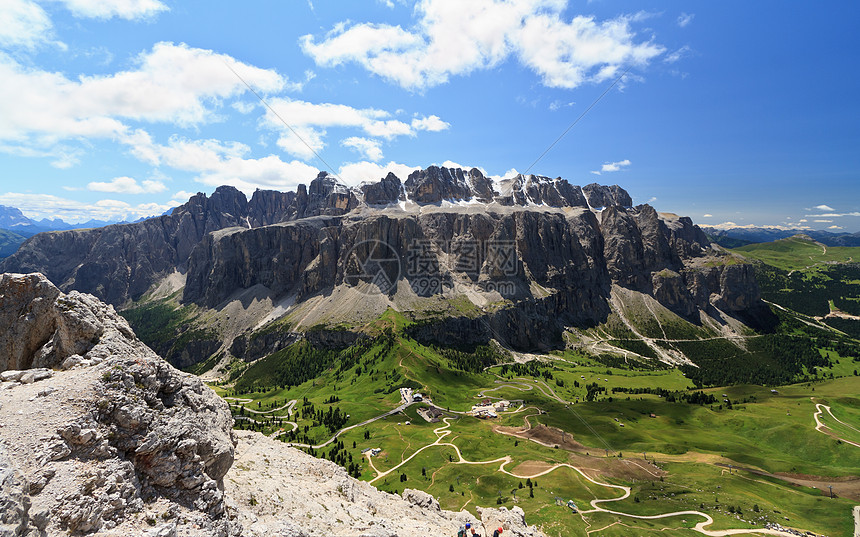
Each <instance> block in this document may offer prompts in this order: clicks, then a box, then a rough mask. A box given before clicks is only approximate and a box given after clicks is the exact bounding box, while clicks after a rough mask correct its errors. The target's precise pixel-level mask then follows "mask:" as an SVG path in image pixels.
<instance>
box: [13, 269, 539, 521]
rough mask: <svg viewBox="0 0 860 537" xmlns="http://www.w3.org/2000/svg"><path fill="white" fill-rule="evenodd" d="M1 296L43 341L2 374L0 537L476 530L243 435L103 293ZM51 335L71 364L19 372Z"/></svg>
mask: <svg viewBox="0 0 860 537" xmlns="http://www.w3.org/2000/svg"><path fill="white" fill-rule="evenodd" d="M0 296H2V297H4V302H3V303H2V305H0V306H2V307H0V311H2V312H3V313H4V316H3V317H2V318H0V333H4V334H5V333H10V332H14V333H15V334H17V335H18V336H19V337H21V338H23V339H24V340H25V341H27V342H36V343H37V344H36V345H35V347H34V346H32V345H29V344H27V345H21V346H19V347H16V357H18V358H16V359H17V360H18V361H15V362H13V361H11V360H7V362H6V364H5V366H6V367H0V371H2V373H0V380H2V382H0V535H4V536H5V535H9V536H33V537H36V536H40V537H44V536H59V535H82V534H90V533H93V532H97V534H98V535H103V536H105V537H126V536H129V535H140V536H147V537H176V536H177V535H182V536H189V537H213V536H224V537H228V536H229V537H234V536H235V537H238V536H248V537H255V536H259V537H262V536H267V537H268V536H280V537H302V536H305V537H317V536H319V537H322V536H327V535H331V534H338V535H359V534H360V535H366V536H380V537H381V536H386V537H387V536H390V535H396V534H401V535H418V534H422V533H424V534H430V535H453V534H454V533H455V532H456V529H457V528H458V527H459V526H461V525H462V524H463V523H465V522H466V521H471V522H475V520H474V518H473V517H472V516H471V515H469V514H468V513H453V512H449V511H443V510H441V509H440V508H439V504H438V502H436V500H435V499H433V498H432V497H431V496H429V495H427V494H425V493H423V492H419V491H410V490H407V491H405V492H404V493H403V496H402V497H400V496H397V495H392V494H388V493H384V492H380V491H378V490H376V489H375V488H373V487H372V486H370V485H368V484H366V483H363V482H360V481H357V480H355V479H353V478H351V477H349V476H348V475H347V474H346V471H345V470H344V469H343V468H341V467H339V466H337V465H335V464H334V463H330V462H328V461H324V460H319V459H315V458H313V457H311V456H309V455H306V454H304V453H302V452H300V451H297V450H295V449H293V448H289V447H287V446H286V445H285V444H283V443H282V442H277V441H275V440H271V439H269V438H266V437H264V436H262V435H260V434H257V433H250V432H243V433H241V434H240V436H239V437H237V436H235V433H234V432H233V431H232V417H231V415H230V412H229V409H228V407H227V405H226V403H225V402H224V401H223V400H221V399H220V398H219V397H217V396H216V395H215V394H214V393H213V392H212V391H211V390H210V389H209V388H207V387H206V386H205V385H204V384H203V383H202V382H201V381H200V380H199V379H197V378H196V377H194V376H192V375H187V374H184V373H181V372H179V371H177V370H176V369H174V368H173V367H171V366H170V365H169V364H167V363H166V362H165V361H163V360H162V359H161V358H159V357H158V356H156V355H155V354H154V353H153V352H152V351H151V350H149V349H148V348H147V347H146V346H145V345H143V344H142V343H141V342H140V341H139V340H137V339H136V338H135V336H134V334H133V333H132V332H131V330H130V329H129V327H128V325H127V324H126V323H125V321H124V320H123V319H122V318H120V317H118V316H117V315H116V314H115V313H114V312H113V308H111V307H110V306H107V305H105V304H103V303H100V302H99V301H98V300H97V299H95V298H94V297H92V296H87V295H82V294H80V293H70V294H69V295H64V294H63V293H61V292H60V291H59V290H58V289H57V288H56V287H54V286H53V285H52V284H50V282H48V281H47V279H46V278H45V277H44V276H41V275H39V274H31V275H16V274H4V275H2V276H0ZM25 302H31V303H34V302H35V303H36V304H37V305H38V307H30V308H29V309H27V308H25V307H24V303H25ZM43 324H44V325H47V326H55V327H58V328H57V329H56V330H57V331H55V332H54V336H53V337H56V334H58V333H60V332H61V333H62V335H63V344H62V345H54V346H52V350H53V354H52V356H53V357H54V359H56V360H61V363H60V365H59V368H58V369H57V370H50V369H24V370H10V369H7V367H8V366H9V365H10V364H11V365H15V366H19V367H21V366H27V365H28V364H34V363H37V362H36V361H35V359H34V358H33V356H37V355H39V352H40V351H39V349H43V348H44V346H43V345H42V346H40V345H38V343H39V342H41V341H43V340H45V337H46V332H40V328H39V327H40V326H41V325H43ZM47 341H56V340H52V339H51V338H50V337H49V338H48V340H47ZM6 348H9V347H8V346H7V347H6ZM34 348H35V349H36V350H35V351H31V349H34ZM22 357H23V358H22ZM237 443H238V452H239V453H240V454H241V457H242V458H241V460H240V463H241V464H238V465H235V466H234V465H233V462H234V458H235V456H236V453H237V448H236V445H237ZM225 476H226V477H228V478H229V479H226V480H225ZM251 498H254V501H250V499H251ZM309 513H312V514H313V516H308V514H309ZM480 513H481V519H482V521H483V522H485V523H486V524H488V525H493V526H495V525H503V526H504V527H505V528H506V531H507V533H509V534H511V535H513V536H517V537H542V536H543V534H542V533H540V532H539V531H538V530H536V529H535V528H533V527H529V526H527V525H526V524H525V520H524V517H523V514H522V511H520V510H518V509H516V508H515V509H513V510H511V511H506V510H504V509H500V510H496V509H482V510H481V511H480Z"/></svg>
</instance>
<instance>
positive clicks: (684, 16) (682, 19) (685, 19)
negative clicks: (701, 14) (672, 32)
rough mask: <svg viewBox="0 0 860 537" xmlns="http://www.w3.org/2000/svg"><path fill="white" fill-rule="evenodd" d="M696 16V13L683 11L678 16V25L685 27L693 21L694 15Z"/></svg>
mask: <svg viewBox="0 0 860 537" xmlns="http://www.w3.org/2000/svg"><path fill="white" fill-rule="evenodd" d="M695 16H696V15H695V13H681V14H680V15H679V16H678V26H680V27H681V28H685V27H686V26H687V25H688V24H690V23H691V22H693V17H695Z"/></svg>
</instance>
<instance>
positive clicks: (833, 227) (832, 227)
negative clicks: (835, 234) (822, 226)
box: [827, 225, 844, 229]
mask: <svg viewBox="0 0 860 537" xmlns="http://www.w3.org/2000/svg"><path fill="white" fill-rule="evenodd" d="M827 229H844V228H843V227H842V226H836V225H833V226H828V227H827Z"/></svg>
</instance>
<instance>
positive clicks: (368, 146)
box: [340, 136, 382, 162]
mask: <svg viewBox="0 0 860 537" xmlns="http://www.w3.org/2000/svg"><path fill="white" fill-rule="evenodd" d="M340 143H341V145H343V146H344V147H348V148H350V149H353V150H355V151H357V152H358V153H359V154H360V155H362V156H363V157H364V158H366V159H368V160H372V161H373V162H376V161H378V160H381V159H382V148H381V147H380V146H379V142H378V141H377V140H369V139H367V138H361V137H360V136H350V137H349V138H346V139H345V140H342V141H341V142H340Z"/></svg>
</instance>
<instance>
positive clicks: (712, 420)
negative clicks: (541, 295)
mask: <svg viewBox="0 0 860 537" xmlns="http://www.w3.org/2000/svg"><path fill="white" fill-rule="evenodd" d="M388 315H389V317H390V314H388ZM395 320H396V319H395ZM380 321H381V322H384V323H385V324H386V326H387V327H389V328H391V329H390V330H385V331H384V332H382V333H380V334H379V335H378V336H377V337H375V338H374V339H371V340H366V341H365V342H363V343H362V344H360V345H357V346H353V347H351V348H349V349H346V350H343V351H324V350H321V349H314V348H313V347H311V346H310V345H309V344H308V343H307V342H299V343H296V344H294V345H293V346H291V347H289V348H287V349H284V350H282V351H279V352H278V353H275V354H273V355H271V356H269V357H268V358H265V359H263V360H260V361H257V362H255V363H254V364H251V365H250V366H249V367H248V368H247V369H246V370H244V371H237V372H236V373H235V375H234V376H235V378H234V379H233V380H232V381H225V382H224V383H222V384H221V385H220V386H216V390H217V391H218V392H219V393H220V394H222V395H223V396H225V397H226V398H228V401H229V402H230V403H231V408H233V410H234V413H235V414H236V416H237V426H239V427H242V428H254V429H257V430H260V431H262V432H264V433H266V434H275V435H277V437H278V438H280V439H281V440H283V441H285V442H289V443H298V444H311V445H317V447H305V448H304V449H306V450H307V451H309V452H311V453H313V454H314V455H316V456H318V457H324V458H327V459H330V460H334V461H336V462H337V463H338V464H341V465H342V466H344V467H346V468H347V469H348V471H349V472H350V473H351V474H353V475H355V476H357V477H359V478H360V479H363V480H366V481H370V482H372V483H373V484H374V485H375V486H377V487H379V488H380V489H383V490H387V491H391V492H402V490H403V489H404V488H418V489H422V490H425V491H428V492H430V493H431V494H433V495H434V496H436V497H438V498H439V501H440V503H441V505H442V507H444V508H446V509H453V510H460V509H466V510H470V511H474V508H475V507H476V506H497V505H504V506H506V507H508V508H511V507H513V506H515V505H516V506H519V507H521V508H522V509H523V510H524V511H525V512H526V517H527V520H528V521H529V523H534V524H539V525H541V526H542V528H543V529H544V530H545V531H546V532H547V533H548V534H549V535H552V536H555V535H559V536H561V535H564V536H567V535H574V536H582V537H586V536H587V535H588V534H589V532H591V533H593V531H594V528H606V529H605V530H602V531H601V532H600V535H619V536H620V535H630V534H631V533H630V532H631V531H633V532H634V533H635V534H636V535H643V536H648V535H653V536H657V535H660V536H667V535H677V536H682V535H690V534H691V532H690V530H689V528H691V527H692V526H694V525H695V524H696V523H698V522H701V521H702V520H703V518H701V517H700V516H699V515H690V514H688V515H684V516H682V517H668V518H665V519H658V520H644V519H634V518H630V517H624V516H619V515H613V514H611V513H605V512H592V513H588V514H586V515H582V514H573V513H571V512H570V510H569V509H568V508H567V507H566V506H565V505H564V503H566V502H567V500H574V502H575V503H577V505H579V506H580V507H581V508H584V509H589V508H590V507H589V502H590V501H591V500H593V499H595V498H607V499H609V498H617V497H619V496H620V495H621V494H620V492H619V491H618V490H617V489H612V488H610V487H609V486H608V484H609V483H611V484H615V485H623V486H629V487H631V489H632V490H631V494H630V496H629V497H628V498H627V499H625V500H623V501H619V502H617V503H611V504H602V505H604V506H605V507H606V508H608V509H613V510H617V511H621V512H625V513H631V514H637V515H653V514H662V513H669V512H674V511H691V510H692V511H697V512H701V513H707V514H708V515H709V516H711V517H713V518H714V521H715V522H714V525H713V526H711V527H709V528H708V529H714V530H716V529H734V528H754V527H762V526H763V525H764V524H765V523H767V522H778V523H780V524H783V525H787V526H791V527H795V528H800V529H804V530H810V531H815V532H817V533H820V534H825V535H828V536H831V537H838V536H842V535H845V536H848V535H851V531H852V528H853V522H852V520H851V508H852V506H853V505H855V504H856V503H857V501H860V487H855V489H851V487H850V486H849V485H850V483H854V481H851V479H852V478H851V477H850V476H857V468H860V448H857V447H855V446H853V445H851V444H850V443H848V442H843V441H841V440H839V439H838V438H844V439H845V440H846V441H855V440H857V433H856V430H855V428H857V427H860V422H858V420H860V398H858V397H857V394H858V393H860V376H856V373H855V370H856V369H858V368H860V358H857V357H858V356H860V344H858V343H857V342H855V341H852V340H850V339H847V338H844V337H843V336H839V335H838V334H834V333H827V332H826V331H823V330H820V329H816V328H813V327H810V326H808V325H806V324H803V323H802V322H800V321H797V320H794V319H793V317H791V316H790V315H788V314H785V315H783V319H782V324H781V326H780V332H779V334H778V337H777V336H774V337H773V338H771V339H767V338H752V339H750V340H749V341H748V349H747V352H748V355H745V357H744V359H743V360H739V361H738V363H735V362H731V361H730V362H728V364H729V365H728V366H727V365H726V364H727V362H725V361H721V360H720V358H721V357H720V353H721V352H723V351H725V349H722V348H720V347H719V346H718V345H717V346H714V345H712V344H710V343H708V342H707V341H694V342H676V343H675V344H685V343H686V344H696V345H699V346H702V347H703V349H704V350H703V349H698V350H691V352H696V353H698V354H699V355H700V358H701V361H702V367H701V368H700V370H701V371H702V372H704V373H701V372H700V373H697V372H695V371H691V370H686V371H682V370H680V369H666V368H657V369H655V368H653V367H652V368H644V369H643V368H640V367H639V366H638V365H637V364H638V362H634V361H630V362H629V363H627V362H625V360H623V359H619V358H616V359H615V360H614V361H613V360H608V358H607V357H592V356H590V355H586V354H583V353H581V352H577V351H574V350H567V351H564V352H556V353H554V354H552V355H548V356H545V357H543V358H542V359H540V360H531V361H528V362H526V363H515V362H514V361H513V360H512V356H509V355H507V354H506V353H505V352H503V351H500V350H499V349H493V348H490V347H481V348H475V349H456V350H454V349H446V348H437V347H431V346H425V345H421V344H420V343H418V342H416V341H414V340H412V339H410V338H408V337H407V336H405V335H404V333H403V331H402V327H401V326H398V323H393V322H388V321H391V319H388V318H386V319H380ZM679 335H688V334H685V333H683V334H679ZM757 339H761V341H760V342H756V340H757ZM753 342H756V343H753ZM780 342H782V343H780ZM785 342H788V343H785ZM797 342H805V343H803V344H801V343H797ZM781 344H782V345H783V346H784V345H786V344H787V345H790V346H791V345H795V346H796V345H800V346H797V348H794V347H790V348H783V346H780V345H781ZM733 348H734V349H737V347H733ZM811 353H814V355H813V354H811ZM712 355H713V356H712ZM709 357H710V358H709ZM610 363H611V365H609V364H610ZM732 364H734V365H732ZM775 367H776V369H779V370H780V371H784V372H785V373H784V374H785V375H786V376H785V377H781V378H783V379H784V380H783V382H788V384H785V385H782V386H779V387H776V388H774V387H772V386H768V387H763V386H756V385H750V384H737V385H733V386H728V387H726V386H713V387H705V388H699V389H697V388H696V383H694V382H693V381H692V380H691V378H688V377H692V378H693V379H694V380H696V381H697V382H700V383H703V384H705V385H707V384H709V383H711V382H716V381H718V380H720V379H721V378H726V376H725V375H724V376H723V377H721V376H720V374H719V373H718V372H719V371H729V372H731V371H736V372H737V371H740V372H741V373H743V372H745V371H747V372H748V371H773V370H774V368H775ZM780 368H781V369H780ZM684 372H686V373H687V375H688V376H685V375H684ZM709 375H710V376H709ZM732 375H735V377H736V379H741V378H747V377H745V376H744V375H743V374H735V373H732ZM732 375H728V377H731V378H735V377H732ZM759 376H760V375H759ZM754 378H758V377H755V375H754ZM761 378H764V377H761ZM786 379H787V380H786ZM792 381H794V382H796V381H800V382H797V383H794V384H791V382H792ZM764 382H768V381H767V380H764ZM400 387H412V388H414V389H416V390H418V391H420V392H421V393H423V394H425V396H429V397H430V398H432V401H433V403H434V404H435V405H436V406H438V407H440V408H441V409H442V410H443V411H444V414H443V416H447V419H446V420H444V421H441V422H438V423H428V422H426V421H425V420H424V419H422V418H421V417H420V416H419V415H418V412H417V411H418V409H419V408H421V407H422V406H426V405H422V404H414V405H412V406H409V407H407V408H406V409H404V410H403V411H401V412H399V413H396V414H394V415H391V416H388V417H384V418H382V419H379V420H377V421H374V422H372V423H369V424H367V425H364V426H361V427H354V428H352V429H347V430H344V431H343V432H342V433H341V434H340V436H338V437H337V439H336V440H335V441H333V442H332V443H330V444H326V445H324V446H318V444H320V443H323V442H324V441H326V440H327V439H329V438H330V437H331V436H332V435H333V434H334V432H336V431H338V430H340V429H341V428H343V427H347V428H348V427H350V426H355V425H357V424H359V423H361V422H363V421H364V420H367V419H370V418H373V417H376V416H380V415H381V414H382V413H384V412H387V411H389V410H391V409H394V408H395V407H397V406H398V405H399V404H400V403H401V398H400V393H399V388H400ZM772 389H775V390H776V392H775V393H774V392H773V391H771V390H772ZM487 398H489V399H491V400H498V399H501V398H505V399H508V400H510V401H513V402H514V406H513V408H512V410H511V411H508V412H502V413H500V416H499V418H497V419H496V420H479V419H477V418H474V417H471V416H467V415H465V414H463V412H464V411H466V410H468V409H469V408H470V407H471V406H472V405H473V404H475V403H476V402H478V401H480V400H482V399H487ZM293 400H295V401H296V403H295V407H294V410H293V411H292V412H291V413H290V412H289V410H290V409H291V407H290V404H289V402H290V401H293ZM818 403H821V404H825V405H829V406H830V407H831V409H832V412H833V416H835V417H836V418H837V419H838V420H839V421H837V420H836V419H833V418H832V417H830V416H829V415H828V416H824V417H823V418H822V420H823V421H824V423H825V424H827V425H828V426H829V427H831V428H832V430H829V432H827V431H825V432H822V431H817V430H816V429H815V427H814V425H815V422H814V420H813V418H812V416H813V414H814V413H815V412H816V404H818ZM844 424H848V425H844ZM529 437H532V438H534V440H539V441H540V443H539V442H536V441H530V440H528V438H529ZM369 448H379V449H380V450H381V452H380V453H379V454H378V455H376V456H374V457H368V456H367V455H366V454H363V453H362V450H364V449H369ZM559 465H562V466H559ZM728 465H732V467H733V470H731V471H729V470H728ZM738 467H742V468H743V469H740V470H739V469H738ZM574 468H587V469H590V470H589V474H590V475H592V476H595V478H596V480H597V481H598V483H593V482H590V481H588V480H586V479H584V478H583V477H582V475H581V474H580V473H578V472H577V471H576V470H575V469H574ZM777 474H778V475H777ZM799 475H800V476H807V477H809V476H825V477H820V478H815V479H818V481H810V482H806V481H802V482H798V483H803V485H802V486H801V485H798V484H797V483H795V484H793V482H789V481H786V480H787V479H788V480H790V479H795V478H796V477H791V476H799ZM531 476H535V477H534V478H533V479H532V478H531ZM601 483H604V484H601ZM832 483H839V484H838V486H837V489H838V490H837V496H838V497H837V498H836V499H833V500H831V499H829V498H828V497H827V496H826V493H827V491H828V489H827V485H828V484H832ZM846 483H848V484H849V485H846ZM816 487H817V488H816ZM835 490H836V489H835ZM852 491H853V492H852ZM558 500H562V505H559V504H558V503H557V502H558ZM616 530H617V531H616Z"/></svg>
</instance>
